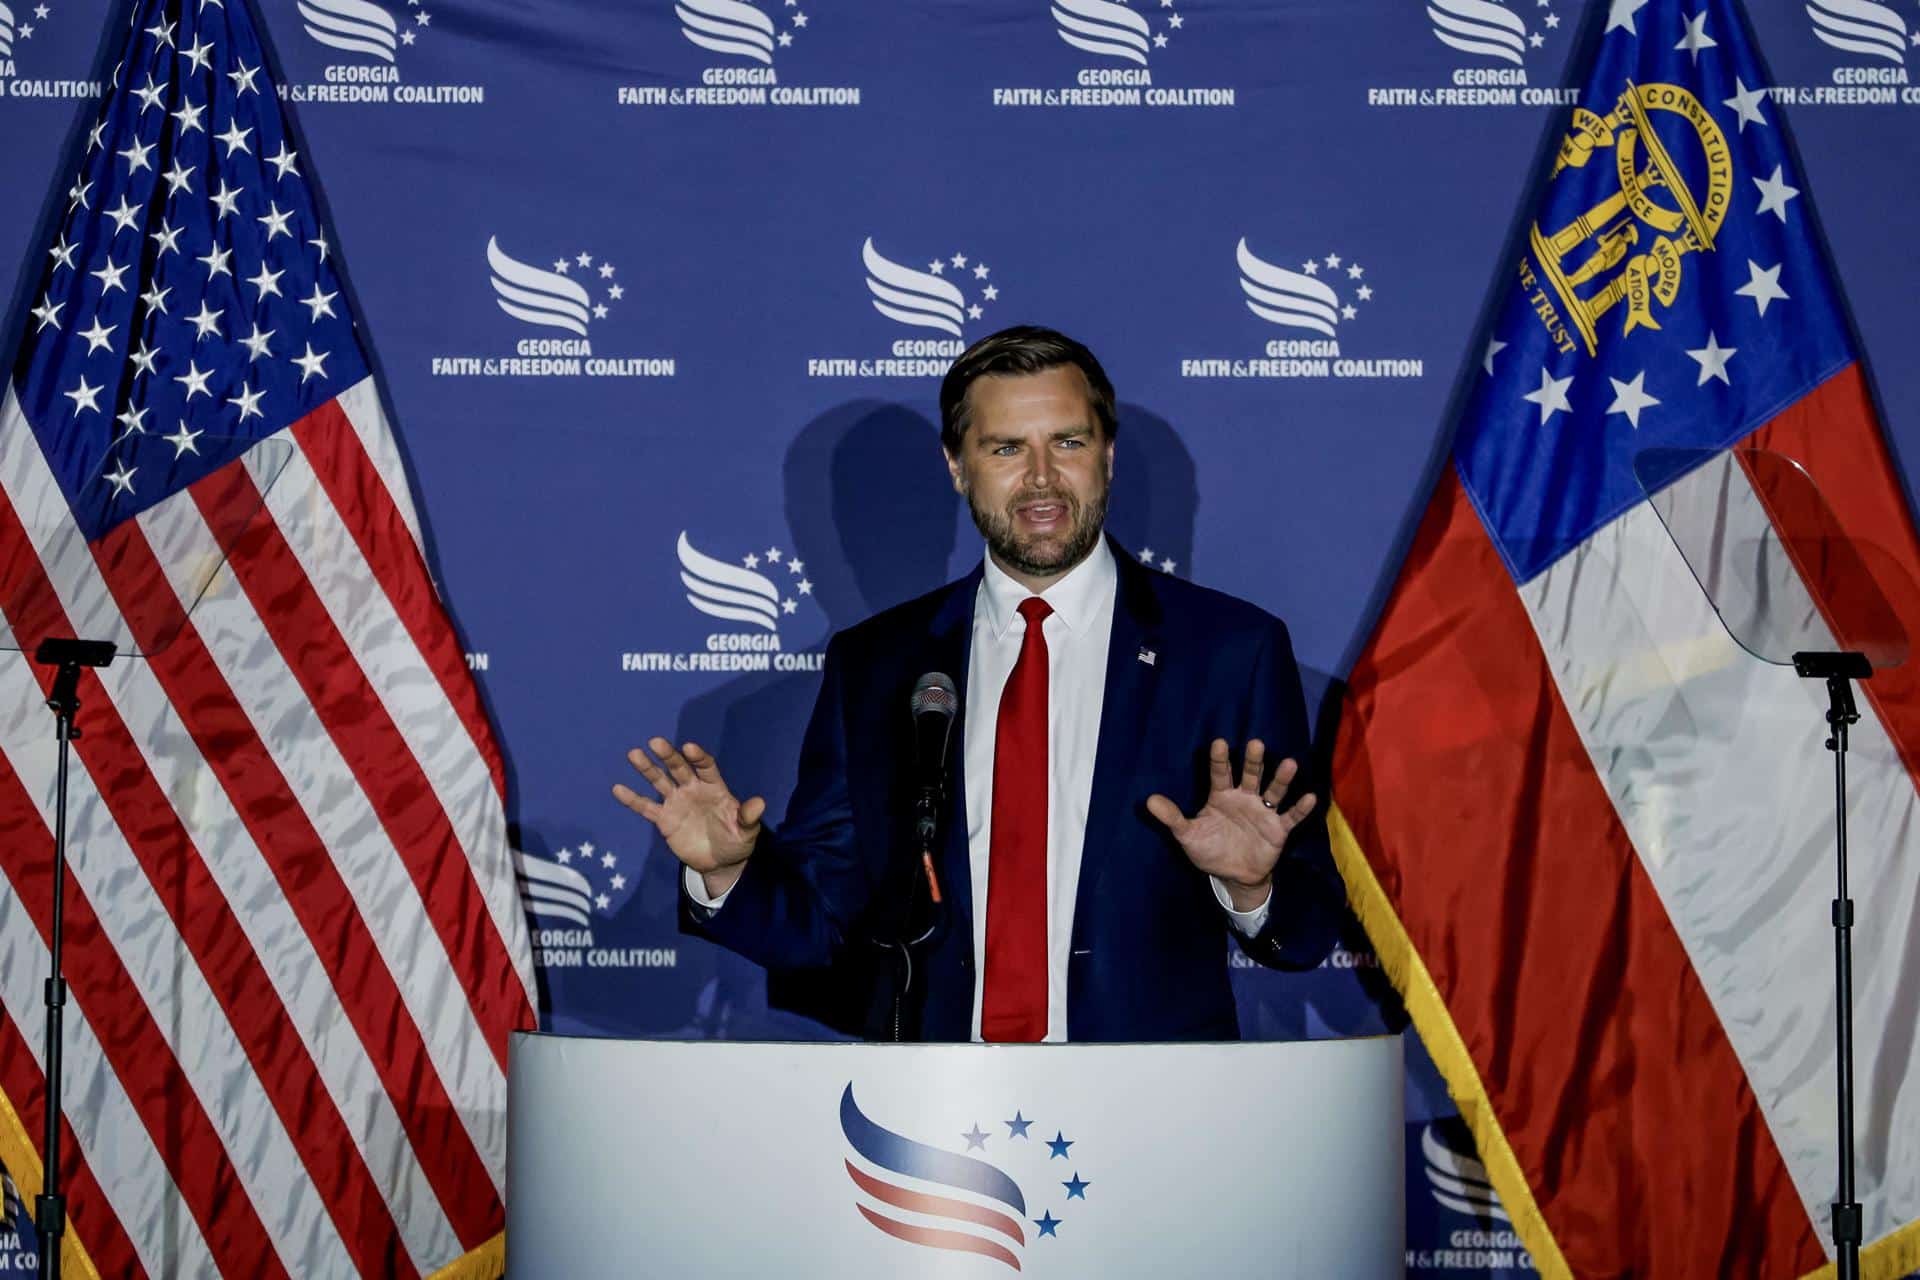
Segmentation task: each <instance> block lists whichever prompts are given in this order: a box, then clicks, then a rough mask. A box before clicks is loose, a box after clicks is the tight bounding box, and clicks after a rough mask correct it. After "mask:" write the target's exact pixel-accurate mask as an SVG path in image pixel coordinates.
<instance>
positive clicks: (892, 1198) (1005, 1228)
mask: <svg viewBox="0 0 1920 1280" xmlns="http://www.w3.org/2000/svg"><path fill="white" fill-rule="evenodd" d="M842 1163H844V1164H845V1165H846V1166H847V1174H848V1176H850V1177H851V1178H852V1179H853V1184H854V1185H855V1186H857V1187H859V1188H860V1189H861V1190H862V1191H864V1192H866V1193H867V1194H868V1195H870V1196H872V1197H873V1198H874V1199H875V1200H878V1201H880V1202H882V1203H883V1204H890V1205H892V1206H893V1207H894V1208H896V1209H906V1210H909V1211H911V1212H913V1213H926V1214H934V1215H936V1216H940V1217H946V1218H955V1219H958V1220H959V1221H961V1222H971V1223H974V1224H975V1225H976V1226H982V1227H992V1228H993V1229H994V1230H995V1231H998V1232H999V1233H1000V1234H1001V1235H1004V1236H1009V1237H1011V1238H1012V1239H1013V1241H1014V1243H1016V1244H1025V1243H1026V1242H1027V1237H1026V1236H1025V1234H1023V1233H1022V1232H1021V1230H1020V1224H1019V1223H1017V1222H1015V1221H1014V1220H1013V1219H1012V1218H1009V1217H1008V1216H1007V1215H1006V1214H1004V1213H995V1212H994V1211H993V1210H992V1209H989V1208H986V1207H985V1206H984V1205H977V1204H972V1203H970V1202H968V1201H965V1200H956V1199H954V1198H953V1197H952V1196H935V1195H928V1194H927V1193H926V1192H924V1191H910V1190H908V1189H907V1188H905V1187H896V1186H894V1185H893V1184H892V1183H891V1182H882V1181H880V1179H878V1178H876V1177H873V1176H872V1175H870V1174H865V1173H862V1172H860V1170H858V1169H856V1168H854V1167H853V1161H851V1160H847V1161H843V1162H842Z"/></svg>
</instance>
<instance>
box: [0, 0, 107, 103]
mask: <svg viewBox="0 0 1920 1280" xmlns="http://www.w3.org/2000/svg"><path fill="white" fill-rule="evenodd" d="M52 17H53V9H52V7H51V6H50V5H48V4H47V2H46V0H33V7H32V8H28V7H27V0H12V5H11V6H10V5H9V4H7V3H6V2H5V0H0V97H7V98H98V97H99V96H100V82H99V81H98V80H42V79H25V80H19V79H15V78H14V77H16V76H18V75H19V74H20V67H19V56H20V55H22V54H25V53H26V52H27V50H28V48H29V46H30V45H31V43H32V41H33V38H34V37H35V36H36V35H40V34H41V33H42V30H43V29H44V27H45V25H46V23H47V22H48V21H49V20H50V19H51V18H52Z"/></svg>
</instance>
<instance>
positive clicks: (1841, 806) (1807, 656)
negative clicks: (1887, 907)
mask: <svg viewBox="0 0 1920 1280" xmlns="http://www.w3.org/2000/svg"><path fill="white" fill-rule="evenodd" d="M1793 669H1794V671H1796V672H1797V673H1799V674H1800V675H1801V676H1802V677H1803V678H1805V679H1808V680H1825V681H1826V682H1827V727H1828V729H1829V730H1830V731H1831V734H1830V736H1829V737H1828V738H1827V750H1829V751H1831V752H1833V796H1834V800H1833V803H1834V833H1835V844H1836V847H1837V849H1838V852H1839V858H1838V863H1839V892H1838V894H1837V896H1836V897H1835V898H1834V900H1833V970H1834V984H1835V988H1836V991H1837V995H1838V1004H1839V1008H1838V1010H1837V1013H1838V1017H1837V1023H1838V1027H1837V1038H1838V1041H1839V1050H1840V1061H1839V1064H1838V1065H1839V1070H1838V1073H1837V1074H1838V1079H1837V1080H1836V1082H1835V1089H1836V1093H1837V1095H1838V1099H1839V1108H1840V1190H1839V1193H1838V1194H1837V1195H1836V1196H1835V1198H1834V1203H1833V1248H1834V1253H1835V1255H1836V1258H1835V1264H1836V1267H1837V1269H1838V1273H1839V1280H1860V1235H1861V1222H1860V1204H1859V1202H1858V1201H1856V1200H1855V1199H1854V1198H1853V1197H1854V1186H1853V899H1852V898H1850V897H1848V896H1847V727H1848V726H1849V725H1852V724H1854V723H1856V722H1857V721H1858V720H1859V719H1860V710H1859V708H1858V707H1857V706H1856V705H1855V704H1854V701H1853V685H1852V684H1851V683H1850V682H1851V681H1854V680H1865V679H1868V678H1869V677H1871V676H1872V675H1873V664H1872V663H1870V662H1868V661H1867V656H1866V655H1865V654H1863V653H1856V652H1853V651H1852V650H1844V651H1840V652H1834V653H1817V652H1808V653H1796V654H1794V655H1793Z"/></svg>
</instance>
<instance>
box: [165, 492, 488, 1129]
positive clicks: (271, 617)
mask: <svg viewBox="0 0 1920 1280" xmlns="http://www.w3.org/2000/svg"><path fill="white" fill-rule="evenodd" d="M302 470H304V467H303V465H302V464H301V463H300V462H299V461H297V460H296V461H295V462H293V463H291V464H289V466H288V471H289V472H290V473H294V474H290V475H288V476H283V477H282V479H281V481H280V484H281V485H298V484H299V483H300V481H299V479H298V473H299V472H300V471H302ZM249 483H250V482H249ZM278 487H279V486H276V488H278ZM315 497H316V498H319V499H321V500H324V497H323V495H320V494H319V493H318V491H317V490H316V491H315ZM196 500H197V499H196ZM256 502H257V499H256ZM201 512H202V514H203V515H205V516H207V518H208V522H209V524H210V525H214V527H215V532H216V535H218V536H220V537H221V539H222V544H223V546H224V547H225V549H226V551H227V557H228V561H227V562H228V564H229V565H230V566H231V567H232V569H233V571H234V574H235V576H236V578H237V579H238V580H239V582H240V585H241V587H242V588H243V589H244V590H245V591H246V593H247V596H248V598H249V599H250V600H251V601H252V602H253V606H254V609H255V610H256V611H257V612H258V613H259V615H260V620H261V623H262V624H263V625H264V626H265V628H266V630H267V633H268V635H269V636H271V637H272V639H273V642H274V645H275V647H277V648H278V649H279V650H280V652H281V654H282V655H283V656H284V657H285V658H286V660H287V665H288V667H289V669H290V670H291V671H292V673H293V676H294V678H295V679H296V680H297V681H299V684H300V687H301V688H302V689H303V690H304V691H305V692H306V695H307V698H308V700H309V701H310V702H311V703H312V704H313V706H314V708H315V710H316V711H317V712H318V713H319V716H320V719H321V722H322V723H323V724H325V726H326V728H327V732H328V734H329V736H330V737H331V738H332V739H333V741H334V743H335V745H336V746H338V747H339V749H340V753H341V756H342V757H343V758H344V759H345V760H346V762H347V765H348V767H349V768H350V769H351V770H352V773H353V776H354V778H355V779H356V780H357V781H358V782H359V784H360V788H361V790H362V791H364V792H365V793H366V794H367V796H368V797H369V798H370V799H371V800H372V801H373V804H374V808H375V811H376V812H377V814H378V815H379V817H380V821H381V825H382V826H383V827H384V828H385V829H386V831H387V833H388V835H389V836H390V837H391V838H392V840H393V845H394V849H395V850H396V852H397V853H398V854H399V856H400V859H401V861H402V862H403V863H404V864H405V865H406V868H407V871H408V873H409V874H410V875H411V877H412V878H413V882H414V885H415V886H416V888H417V889H418V891H419V893H420V895H421V897H422V899H423V900H424V901H425V903H426V906H427V913H428V916H429V918H430V920H431V922H432V925H433V929H434V932H435V933H436V935H437V936H438V937H439V939H440V942H441V944H442V945H443V946H444V947H445V948H446V950H447V954H448V955H449V956H450V957H451V958H452V960H453V967H454V971H455V973H456V974H457V975H458V976H459V978H460V980H461V985H462V987H463V988H464V990H465V993H466V998H467V999H468V1000H469V1001H470V1002H471V1003H472V1005H473V1007H474V1013H475V1016H476V1017H477V1018H478V1019H479V1021H480V1025H481V1028H482V1030H483V1031H484V1032H485V1034H486V1037H487V1042H488V1046H489V1048H491V1049H492V1050H493V1052H494V1057H495V1059H496V1061H497V1063H498V1066H499V1070H500V1072H501V1073H502V1074H504V1073H505V1070H506V1046H507V1034H508V1033H509V1032H510V1031H511V1030H513V1029H514V1027H515V1026H516V1025H518V1024H519V1013H520V1011H521V1010H523V1009H524V1008H525V999H526V997H525V992H524V990H523V989H522V988H521V987H520V985H519V982H518V981H517V979H516V976H515V974H516V968H515V965H514V963H513V960H512V958H511V957H510V956H509V955H508V953H507V950H506V947H505V945H504V943H503V942H502V940H501V937H500V934H499V932H498V931H497V930H495V929H492V928H488V927H484V925H483V924H482V923H481V922H483V921H485V920H487V919H488V916H487V910H486V902H485V895H484V894H483V893H482V892H481V890H480V888H479V886H478V884H477V883H476V882H475V878H474V874H473V871H472V868H471V867H470V866H469V864H468V861H467V857H466V855H465V852H464V850H463V849H462V847H461V845H460V842H459V839H458V838H457V836H456V835H455V832H454V829H453V826H452V823H451V822H450V821H449V819H448V815H447V813H446V811H445V810H444V809H443V808H442V807H441V804H440V802H439V800H438V798H437V797H436V796H435V795H434V793H433V790H432V787H431V785H430V784H429V783H428V780H427V778H426V777H425V775H424V774H423V773H422V771H421V769H420V765H419V762H418V761H417V760H416V759H415V758H414V756H413V753H412V752H411V751H410V750H409V749H408V747H407V744H406V741H405V740H404V738H403V736H402V735H401V733H400V730H399V728H398V726H396V725H395V724H394V722H393V719H392V718H391V717H390V716H389V715H388V713H387V709H386V707H385V706H384V705H383V704H382V702H381V700H380V697H379V695H378V694H377V693H376V692H375V690H374V689H373V687H372V685H371V684H370V683H369V681H368V679H367V676H366V673H365V672H364V671H363V670H362V669H361V668H360V666H359V664H358V663H357V662H356V661H355V660H354V657H353V655H352V653H351V651H350V650H349V649H348V647H347V644H346V642H345V640H344V639H343V638H342V637H341V635H340V631H339V629H338V628H337V627H335V625H334V621H333V619H332V618H331V617H330V616H329V614H328V612H327V609H326V606H325V604H324V603H323V602H322V601H321V599H320V597H319V595H318V593H317V591H316V589H315V585H314V583H313V582H312V581H311V580H310V579H309V578H308V577H307V575H306V574H305V572H304V571H303V570H302V568H301V565H300V563H299V561H298V559H297V558H296V557H295V555H294V553H293V550H292V548H291V547H290V546H289V545H288V542H287V539H286V537H285V536H284V535H283V534H282V532H281V528H280V526H279V525H278V524H276V523H275V522H274V521H273V520H265V519H262V520H255V521H254V522H253V523H252V524H251V525H249V526H248V527H247V529H246V530H245V531H244V532H243V533H241V534H240V535H238V536H237V537H232V536H228V535H226V534H225V533H224V532H223V531H221V530H220V529H219V528H218V526H217V524H216V523H215V513H213V512H210V511H208V509H207V507H206V506H205V505H204V504H202V506H201ZM289 514H290V515H295V516H297V513H289ZM456 1093H458V1090H456ZM496 1119H497V1121H498V1122H499V1123H501V1124H504V1123H505V1114H504V1112H502V1113H500V1114H499V1115H498V1116H497V1117H496ZM481 1145H482V1147H483V1148H489V1144H487V1143H486V1142H484V1141H483V1142H482V1143H481ZM489 1149H490V1148H489Z"/></svg>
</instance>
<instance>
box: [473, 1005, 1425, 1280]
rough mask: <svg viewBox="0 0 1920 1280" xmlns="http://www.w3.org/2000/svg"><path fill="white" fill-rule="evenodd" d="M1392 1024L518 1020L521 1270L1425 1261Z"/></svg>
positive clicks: (1103, 1272)
mask: <svg viewBox="0 0 1920 1280" xmlns="http://www.w3.org/2000/svg"><path fill="white" fill-rule="evenodd" d="M1401 1076H1402V1058H1401V1045H1400V1041H1399V1040H1398V1039H1397V1038H1380V1039H1367V1040H1327V1041H1316V1042H1305V1043H1297V1044H1276V1043H1255V1044H1187V1045H1171V1044H1137V1045H1018V1046H1013V1045H872V1044H743V1043H731V1042H685V1041H634V1040H586V1039H569V1038H564V1037H558V1036H544V1035H532V1034H519V1035H516V1036H515V1037H514V1038H513V1045H512V1050H511V1062H510V1066H509V1081H508V1102H507V1114H508V1141H507V1269H506V1274H507V1280H548V1278H549V1277H566V1278H567V1280H586V1278H588V1277H643V1276H644V1277H653V1276H658V1277H672V1278H673V1280H692V1278H693V1277H703V1276H727V1277H734V1276H739V1277H749V1276H750V1277H755V1278H756V1280H768V1278H769V1277H783V1278H784V1277H813V1276H820V1277H867V1276H886V1277H909V1276H939V1277H981V1278H990V1277H999V1276H1011V1275H1013V1274H1015V1273H1016V1272H1017V1273H1020V1274H1022V1275H1031V1276H1039V1277H1049V1276H1058V1277H1085V1276H1101V1277H1119V1276H1143V1277H1145V1276H1152V1277H1166V1276H1169V1275H1181V1274H1192V1275H1202V1274H1212V1275H1215V1276H1219V1277H1223V1278H1224V1277H1231V1278H1232V1280H1243V1278H1245V1277H1254V1276H1275V1277H1321V1276H1340V1277H1342V1278H1343V1280H1370V1278H1372V1277H1380V1276H1399V1275H1402V1274H1403V1270H1404V1260H1405V1259H1404V1247H1405V1246H1404V1240H1405V1201H1404V1197H1405V1182H1404V1174H1403V1171H1402V1170H1403V1164H1404V1160H1405V1143H1406V1133H1405V1129H1404V1127H1403V1125H1402V1120H1401V1098H1402V1093H1401V1089H1402V1085H1401Z"/></svg>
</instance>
